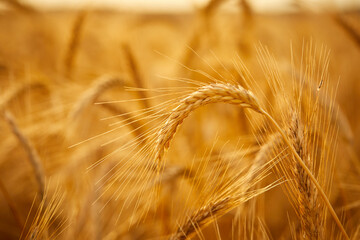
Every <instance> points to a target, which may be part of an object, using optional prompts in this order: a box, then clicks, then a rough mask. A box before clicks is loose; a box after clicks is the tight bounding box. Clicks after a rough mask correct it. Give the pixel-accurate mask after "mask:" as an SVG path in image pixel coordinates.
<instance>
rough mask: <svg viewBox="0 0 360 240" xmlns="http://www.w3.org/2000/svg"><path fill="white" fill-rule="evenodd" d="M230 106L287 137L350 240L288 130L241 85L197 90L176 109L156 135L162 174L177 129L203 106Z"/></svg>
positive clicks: (285, 140)
mask: <svg viewBox="0 0 360 240" xmlns="http://www.w3.org/2000/svg"><path fill="white" fill-rule="evenodd" d="M221 102H222V103H229V104H235V105H238V106H240V107H244V108H249V109H252V110H254V111H255V112H258V113H260V114H262V115H263V116H265V117H266V119H267V120H268V122H269V123H270V124H271V125H272V126H273V127H274V128H275V129H276V131H277V132H278V133H279V134H280V136H281V137H282V138H283V140H284V143H285V145H286V146H287V147H288V148H289V150H290V152H291V154H292V155H293V156H294V158H295V160H296V162H297V164H299V167H300V168H302V169H303V171H304V173H305V174H306V175H307V176H308V177H309V179H310V181H311V182H312V183H313V184H314V185H315V188H316V189H317V191H318V192H319V194H320V195H321V198H322V199H323V201H324V203H325V205H326V206H327V208H328V209H329V211H330V214H331V215H332V217H333V218H334V220H335V222H336V224H337V225H338V227H339V229H340V230H341V232H342V234H343V235H344V237H345V238H346V239H349V237H348V235H347V233H346V231H345V229H344V227H343V225H342V224H341V221H340V220H339V218H338V216H337V214H336V212H335V210H334V209H333V207H332V205H331V203H330V201H329V199H328V198H327V196H326V194H325V192H324V190H323V189H322V187H321V185H320V184H319V183H318V181H317V179H316V178H315V177H314V175H313V173H312V171H311V170H310V169H309V168H308V167H307V165H306V164H305V162H304V160H303V159H302V158H301V157H300V156H299V154H298V152H297V151H296V150H295V148H294V146H293V144H292V142H291V140H290V139H289V137H288V136H287V135H286V133H285V132H284V130H283V129H282V128H281V127H280V125H279V124H278V123H277V122H276V121H275V120H274V118H273V117H272V116H271V115H270V114H269V113H268V112H267V111H265V110H264V109H263V108H262V107H261V106H260V104H259V102H258V100H257V99H256V97H255V96H254V94H253V93H252V92H251V91H249V90H246V89H244V88H243V87H241V86H240V85H232V84H223V83H215V84H209V85H206V86H204V87H201V88H199V89H198V90H197V91H195V92H193V93H191V94H189V95H188V96H186V97H184V98H183V99H182V100H181V101H180V103H179V104H178V106H177V107H175V108H174V109H173V110H172V111H171V113H170V115H169V117H168V118H167V120H166V121H165V123H164V124H163V126H162V127H161V128H160V130H159V131H158V133H157V135H156V147H155V154H154V159H155V161H156V162H157V165H158V172H160V171H161V169H162V168H163V166H164V163H163V155H164V152H165V150H166V149H168V148H169V145H170V143H171V140H172V138H173V137H174V135H175V133H176V131H177V128H178V127H179V126H180V125H181V123H182V122H183V121H184V120H185V118H187V117H188V116H189V114H190V113H191V112H192V111H194V110H196V109H197V108H199V107H201V106H205V105H207V104H212V103H221Z"/></svg>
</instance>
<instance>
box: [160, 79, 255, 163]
mask: <svg viewBox="0 0 360 240" xmlns="http://www.w3.org/2000/svg"><path fill="white" fill-rule="evenodd" d="M211 103H230V104H234V105H239V106H241V107H244V108H251V109H253V110H254V111H257V112H260V106H259V103H258V101H257V99H256V98H255V96H254V95H253V93H252V92H251V91H249V90H246V89H244V88H243V87H241V86H240V85H237V86H236V85H231V84H224V83H215V84H210V85H207V86H204V87H201V88H199V89H198V90H197V91H195V92H193V93H191V94H190V95H189V96H188V97H186V98H184V99H183V100H181V101H180V104H179V105H178V106H177V107H176V108H174V109H173V110H172V111H171V113H170V116H169V117H168V119H167V120H166V122H165V124H164V126H163V127H162V128H160V130H159V131H158V133H157V137H156V148H155V149H156V153H155V159H156V160H157V162H158V164H159V166H160V165H161V162H162V158H163V155H164V151H165V150H166V149H167V148H169V145H170V142H171V139H172V138H173V137H174V135H175V133H176V130H177V128H178V127H179V126H180V124H181V123H182V122H183V121H184V119H185V118H186V117H188V116H189V114H190V113H191V112H192V111H194V110H195V109H197V108H199V107H201V106H204V105H207V104H211Z"/></svg>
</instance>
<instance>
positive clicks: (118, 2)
mask: <svg viewBox="0 0 360 240" xmlns="http://www.w3.org/2000/svg"><path fill="white" fill-rule="evenodd" d="M22 1H23V2H25V3H29V4H31V5H33V6H36V7H41V8H44V9H59V8H81V7H90V8H91V7H105V8H111V9H114V8H116V9H126V10H131V11H156V12H188V11H192V10H194V9H195V7H196V6H201V5H203V4H206V2H208V0H22ZM236 1H237V0H229V1H228V2H229V5H230V6H231V4H236ZM295 1H296V0H248V2H249V3H250V4H251V5H252V6H253V7H254V9H255V10H257V11H261V12H266V11H283V10H285V11H286V10H287V9H289V6H291V5H292V3H293V2H295ZM298 1H299V0H298ZM300 1H302V2H304V3H305V4H306V5H308V6H309V7H314V8H319V7H322V6H327V7H329V6H330V7H340V8H344V7H345V8H346V7H348V8H351V7H355V6H356V7H357V8H360V0H300Z"/></svg>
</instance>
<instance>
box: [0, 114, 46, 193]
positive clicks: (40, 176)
mask: <svg viewBox="0 0 360 240" xmlns="http://www.w3.org/2000/svg"><path fill="white" fill-rule="evenodd" d="M4 118H5V120H6V122H7V123H8V124H9V126H10V128H11V131H12V132H13V134H14V135H15V136H16V138H17V139H18V140H19V142H20V144H21V145H22V146H23V148H24V149H25V151H26V153H27V155H28V158H29V161H30V164H31V166H32V167H33V169H34V173H35V178H36V181H37V182H38V185H39V193H40V196H41V199H43V197H44V191H45V174H44V169H43V166H42V164H41V161H40V158H39V155H38V153H37V151H36V150H35V148H34V147H33V146H32V144H31V143H30V141H29V139H27V138H26V137H25V135H24V134H23V133H22V132H21V130H20V129H19V127H18V126H17V124H16V122H15V120H14V118H13V116H12V115H11V114H10V112H7V111H6V112H5V113H4Z"/></svg>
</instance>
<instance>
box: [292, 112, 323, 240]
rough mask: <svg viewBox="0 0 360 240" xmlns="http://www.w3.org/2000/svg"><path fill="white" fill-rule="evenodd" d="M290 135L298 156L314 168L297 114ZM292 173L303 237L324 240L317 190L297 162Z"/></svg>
mask: <svg viewBox="0 0 360 240" xmlns="http://www.w3.org/2000/svg"><path fill="white" fill-rule="evenodd" d="M288 135H289V138H290V140H291V141H292V143H293V146H294V148H295V150H296V152H297V154H298V155H299V156H300V157H301V158H302V159H303V160H304V162H305V164H306V165H307V166H308V167H310V168H312V161H311V159H310V156H309V153H308V149H307V146H306V139H305V136H304V128H303V126H302V124H301V122H300V119H299V118H298V116H297V114H296V113H294V114H292V118H291V123H290V125H289V128H288ZM292 171H294V176H295V185H296V187H297V190H298V193H299V194H298V195H297V201H298V202H299V205H298V207H299V209H298V213H299V214H300V223H301V229H302V232H303V233H302V235H303V236H306V238H307V239H322V234H323V229H322V226H321V218H320V209H319V204H318V199H317V196H318V194H317V189H316V188H315V186H314V184H313V183H312V182H311V181H310V178H309V176H308V175H307V174H306V172H305V171H304V169H303V168H302V167H301V166H300V165H299V164H298V163H297V162H295V163H294V166H293V167H292Z"/></svg>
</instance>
